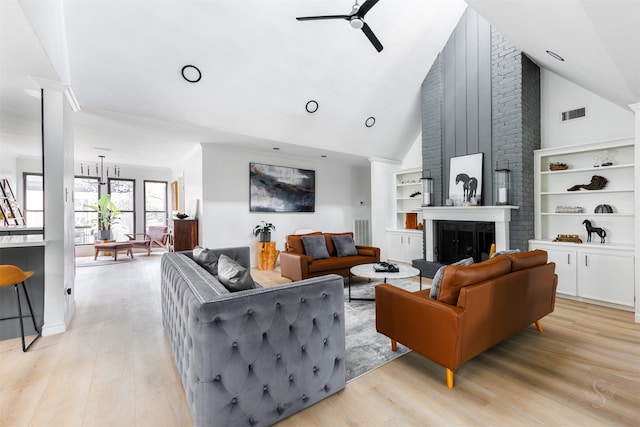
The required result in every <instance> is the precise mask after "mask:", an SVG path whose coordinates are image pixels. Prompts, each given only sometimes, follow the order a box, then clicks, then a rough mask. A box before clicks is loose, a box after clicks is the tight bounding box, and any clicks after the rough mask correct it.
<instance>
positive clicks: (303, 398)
mask: <svg viewBox="0 0 640 427" xmlns="http://www.w3.org/2000/svg"><path fill="white" fill-rule="evenodd" d="M307 400H309V398H308V397H307V395H306V394H303V395H302V401H303V402H306V401H307Z"/></svg>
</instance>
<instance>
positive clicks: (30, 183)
mask: <svg viewBox="0 0 640 427" xmlns="http://www.w3.org/2000/svg"><path fill="white" fill-rule="evenodd" d="M22 176H23V178H24V187H23V188H24V219H25V223H26V224H27V225H28V226H29V227H42V226H44V191H43V186H42V174H41V173H26V172H25V173H24V174H23V175H22Z"/></svg>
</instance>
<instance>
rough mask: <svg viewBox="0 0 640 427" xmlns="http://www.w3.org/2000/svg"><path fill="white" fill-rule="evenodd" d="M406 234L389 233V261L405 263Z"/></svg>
mask: <svg viewBox="0 0 640 427" xmlns="http://www.w3.org/2000/svg"><path fill="white" fill-rule="evenodd" d="M404 240H405V237H404V234H403V233H396V232H392V231H388V232H387V259H388V260H391V261H403V260H404V259H403V258H404Z"/></svg>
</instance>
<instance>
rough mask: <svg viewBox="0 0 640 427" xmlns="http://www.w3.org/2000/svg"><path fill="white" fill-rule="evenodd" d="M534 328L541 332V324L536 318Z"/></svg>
mask: <svg viewBox="0 0 640 427" xmlns="http://www.w3.org/2000/svg"><path fill="white" fill-rule="evenodd" d="M536 329H537V330H538V332H542V324H541V323H540V321H539V320H536Z"/></svg>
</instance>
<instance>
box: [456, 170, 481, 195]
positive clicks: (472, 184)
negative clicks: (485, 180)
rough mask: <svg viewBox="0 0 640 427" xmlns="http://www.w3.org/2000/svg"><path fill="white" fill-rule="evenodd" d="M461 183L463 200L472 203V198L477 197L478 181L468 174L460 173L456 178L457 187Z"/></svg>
mask: <svg viewBox="0 0 640 427" xmlns="http://www.w3.org/2000/svg"><path fill="white" fill-rule="evenodd" d="M460 181H462V199H463V200H464V201H467V202H470V201H471V198H472V197H476V191H477V189H478V180H477V179H476V178H475V177H469V175H467V174H466V173H459V174H458V175H457V176H456V185H458V183H459V182H460Z"/></svg>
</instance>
